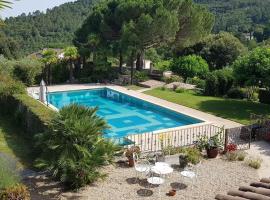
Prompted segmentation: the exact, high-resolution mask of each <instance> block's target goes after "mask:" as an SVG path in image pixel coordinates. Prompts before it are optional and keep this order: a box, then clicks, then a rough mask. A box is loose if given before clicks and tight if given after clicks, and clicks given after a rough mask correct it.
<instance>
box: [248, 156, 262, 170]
mask: <svg viewBox="0 0 270 200" xmlns="http://www.w3.org/2000/svg"><path fill="white" fill-rule="evenodd" d="M247 164H248V166H250V167H252V168H254V169H259V168H260V167H261V164H262V159H260V158H249V159H248V160H247Z"/></svg>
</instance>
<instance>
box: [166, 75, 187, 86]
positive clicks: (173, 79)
mask: <svg viewBox="0 0 270 200" xmlns="http://www.w3.org/2000/svg"><path fill="white" fill-rule="evenodd" d="M162 80H163V81H164V82H165V83H166V84H170V83H173V82H183V78H182V77H180V76H177V75H172V76H170V77H163V78H162Z"/></svg>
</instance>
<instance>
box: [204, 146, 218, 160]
mask: <svg viewBox="0 0 270 200" xmlns="http://www.w3.org/2000/svg"><path fill="white" fill-rule="evenodd" d="M206 152H207V157H208V158H216V157H217V156H218V152H219V149H218V148H212V149H207V150H206Z"/></svg>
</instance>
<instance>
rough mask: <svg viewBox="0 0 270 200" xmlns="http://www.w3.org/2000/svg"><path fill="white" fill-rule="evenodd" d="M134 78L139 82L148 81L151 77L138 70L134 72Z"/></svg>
mask: <svg viewBox="0 0 270 200" xmlns="http://www.w3.org/2000/svg"><path fill="white" fill-rule="evenodd" d="M134 79H136V80H137V82H142V81H147V80H148V79H149V77H148V75H147V73H146V72H144V71H136V72H135V74H134Z"/></svg>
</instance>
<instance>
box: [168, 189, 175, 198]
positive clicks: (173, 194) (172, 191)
mask: <svg viewBox="0 0 270 200" xmlns="http://www.w3.org/2000/svg"><path fill="white" fill-rule="evenodd" d="M167 195H168V196H170V197H173V196H175V195H176V190H170V191H169V192H168V193H167Z"/></svg>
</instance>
